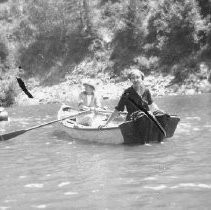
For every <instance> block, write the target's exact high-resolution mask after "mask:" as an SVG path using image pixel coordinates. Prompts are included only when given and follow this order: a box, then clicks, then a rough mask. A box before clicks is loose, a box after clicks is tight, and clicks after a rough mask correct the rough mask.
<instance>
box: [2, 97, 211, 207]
mask: <svg viewBox="0 0 211 210" xmlns="http://www.w3.org/2000/svg"><path fill="white" fill-rule="evenodd" d="M156 102H157V104H158V105H159V106H160V107H161V108H162V109H164V110H166V111H167V112H169V113H172V114H178V115H179V116H180V117H181V121H180V123H179V125H178V128H177V130H176V132H175V135H174V137H172V138H170V139H166V141H165V143H164V144H153V145H152V146H151V147H149V146H143V145H140V146H126V145H106V144H96V143H85V142H80V141H73V140H71V139H70V138H69V136H68V135H67V134H66V133H64V132H62V131H61V130H59V129H58V128H57V127H56V126H55V125H50V126H47V127H42V128H39V129H36V130H32V131H29V132H26V133H24V134H22V135H20V136H18V137H16V138H14V139H11V140H8V141H4V142H0V210H5V209H15V210H19V209H20V210H29V209H51V210H52V209H53V210H54V209H55V210H58V209H91V210H93V209H115V210H116V209H162V210H163V209H211V199H210V197H211V138H210V137H211V95H210V94H206V95H197V96H168V97H162V98H159V99H156ZM58 107H59V105H58V104H55V105H39V106H26V107H16V108H11V109H8V112H9V116H10V122H9V123H2V122H1V123H0V133H7V132H10V131H14V130H18V129H22V128H25V129H26V128H29V127H31V126H34V125H38V124H42V123H45V122H48V121H51V120H54V119H56V111H57V110H58Z"/></svg>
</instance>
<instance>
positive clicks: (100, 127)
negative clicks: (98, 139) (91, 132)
mask: <svg viewBox="0 0 211 210" xmlns="http://www.w3.org/2000/svg"><path fill="white" fill-rule="evenodd" d="M107 125H108V123H107V122H106V123H104V124H102V125H99V126H98V129H99V130H100V129H102V128H105V127H106V126H107Z"/></svg>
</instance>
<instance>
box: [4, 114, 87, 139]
mask: <svg viewBox="0 0 211 210" xmlns="http://www.w3.org/2000/svg"><path fill="white" fill-rule="evenodd" d="M88 113H91V111H83V112H79V113H77V114H73V115H70V116H68V117H65V118H62V119H59V120H53V121H50V122H48V123H44V124H41V125H37V126H34V127H31V128H27V129H22V130H18V131H13V132H10V133H7V134H4V135H1V136H0V141H5V140H9V139H12V138H15V137H16V136H19V135H21V134H23V133H25V132H27V131H30V130H34V129H37V128H40V127H43V126H46V125H50V124H53V123H56V122H60V121H62V120H65V119H68V118H74V117H77V116H80V115H84V114H88Z"/></svg>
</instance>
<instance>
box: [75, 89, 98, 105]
mask: <svg viewBox="0 0 211 210" xmlns="http://www.w3.org/2000/svg"><path fill="white" fill-rule="evenodd" d="M78 106H79V108H80V107H81V106H87V107H95V108H98V107H101V103H100V100H99V97H98V96H97V95H96V94H92V95H87V94H86V92H85V91H83V92H81V93H80V95H79V99H78Z"/></svg>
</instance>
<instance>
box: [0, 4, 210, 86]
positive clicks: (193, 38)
mask: <svg viewBox="0 0 211 210" xmlns="http://www.w3.org/2000/svg"><path fill="white" fill-rule="evenodd" d="M210 8H211V3H210V1H209V0H184V1H180V0H160V1H156V0H125V1H120V0H48V1H46V0H19V1H13V0H8V1H6V0H5V1H0V23H1V24H0V32H1V33H0V73H1V77H2V75H3V74H4V75H5V74H7V75H17V74H18V71H17V66H19V65H21V66H22V67H23V69H24V70H25V77H28V78H29V77H38V78H39V80H40V81H41V82H43V83H44V84H50V83H54V82H58V81H59V80H60V79H61V78H64V77H65V75H66V74H69V73H71V74H84V75H89V76H96V75H98V76H100V75H102V74H104V73H108V74H110V75H112V76H119V75H121V72H123V71H124V70H125V69H127V68H130V67H131V66H137V67H138V68H139V69H141V70H142V71H144V72H145V73H150V71H162V72H165V73H174V74H175V75H176V76H177V77H178V78H179V79H180V80H182V79H185V78H186V77H187V75H188V73H189V72H192V73H194V72H196V71H197V65H198V63H199V62H201V61H202V60H203V61H205V60H209V58H210V54H211V47H210V46H211V41H210V40H211V27H210V14H211V12H210V11H211V10H210ZM0 79H3V77H2V78H0Z"/></svg>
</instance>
